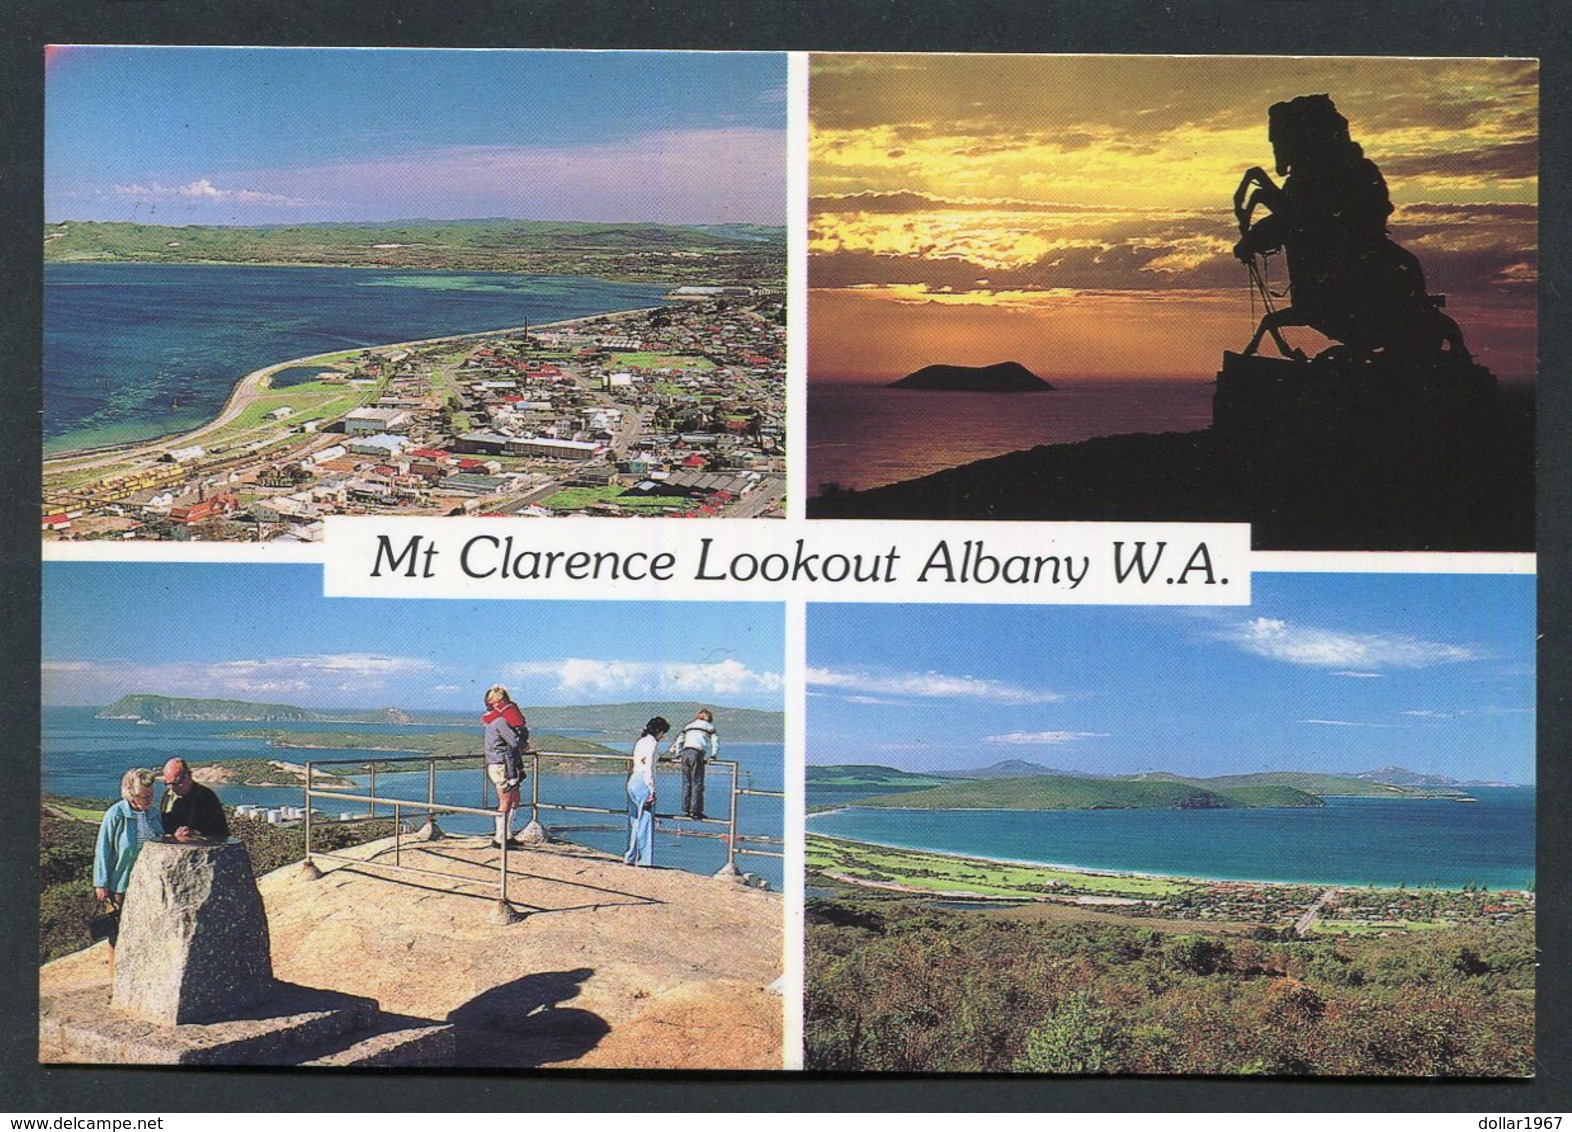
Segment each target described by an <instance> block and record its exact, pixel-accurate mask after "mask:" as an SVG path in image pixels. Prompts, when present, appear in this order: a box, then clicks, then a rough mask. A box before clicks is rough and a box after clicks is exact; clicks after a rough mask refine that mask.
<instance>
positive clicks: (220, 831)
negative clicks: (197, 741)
mask: <svg viewBox="0 0 1572 1132" xmlns="http://www.w3.org/2000/svg"><path fill="white" fill-rule="evenodd" d="M164 786H165V788H166V789H165V790H164V802H163V805H162V806H160V807H159V814H160V816H161V817H162V818H163V821H164V833H165V835H166V836H169V837H173V838H174V839H175V840H176V841H195V840H198V839H206V840H208V841H222V840H224V839H225V838H226V837H228V836H229V819H228V818H227V817H225V816H224V804H223V803H222V802H220V801H219V800H218V795H217V794H215V793H213V792H212V791H211V790H209V789H208V788H207V787H206V786H203V785H202V784H201V783H200V782H198V781H197V780H196V779H195V778H193V777H192V776H191V768H190V767H189V766H187V765H186V760H185V759H170V760H169V761H168V762H167V763H165V764H164Z"/></svg>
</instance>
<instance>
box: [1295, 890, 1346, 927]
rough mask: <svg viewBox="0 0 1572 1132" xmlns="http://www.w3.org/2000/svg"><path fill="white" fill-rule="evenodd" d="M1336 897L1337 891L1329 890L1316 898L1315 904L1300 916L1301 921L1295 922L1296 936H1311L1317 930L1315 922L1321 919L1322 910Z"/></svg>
mask: <svg viewBox="0 0 1572 1132" xmlns="http://www.w3.org/2000/svg"><path fill="white" fill-rule="evenodd" d="M1336 895H1337V890H1336V889H1332V888H1329V889H1327V890H1326V891H1325V892H1323V893H1322V894H1321V895H1320V896H1317V897H1316V898H1315V903H1314V904H1311V905H1310V907H1308V908H1306V909H1305V914H1304V915H1303V916H1300V917H1299V919H1298V920H1296V921H1295V922H1294V934H1295V935H1309V934H1310V932H1311V931H1312V930H1313V929H1314V928H1315V922H1316V921H1317V920H1319V919H1320V918H1321V909H1322V908H1323V907H1325V906H1326V905H1327V904H1328V903H1329V902H1330V901H1331V900H1332V898H1333V897H1335V896H1336Z"/></svg>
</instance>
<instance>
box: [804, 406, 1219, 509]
mask: <svg viewBox="0 0 1572 1132" xmlns="http://www.w3.org/2000/svg"><path fill="white" fill-rule="evenodd" d="M1053 384H1054V388H1053V389H1052V390H1050V391H1047V392H1041V393H952V392H948V391H932V390H913V389H890V388H887V387H885V386H882V385H873V386H870V385H867V384H852V383H839V382H835V381H833V380H829V379H823V380H821V379H818V378H815V379H814V381H813V382H812V383H810V385H809V387H808V491H809V494H812V495H817V494H819V493H820V492H821V491H822V490H823V487H824V485H825V484H832V483H833V484H838V485H839V486H840V487H842V488H846V489H849V490H860V489H864V488H870V487H880V486H882V485H884V484H889V483H896V482H898V481H901V480H909V479H916V478H917V477H919V476H926V475H930V474H932V473H934V472H941V471H944V470H945V469H947V468H954V467H958V466H960V465H962V464H969V463H971V462H972V461H974V460H984V459H987V458H989V457H991V456H1002V455H1004V454H1006V453H1008V452H1018V451H1021V450H1022V449H1026V448H1034V447H1036V446H1038V445H1040V444H1070V443H1074V442H1076V441H1080V440H1090V439H1092V438H1093V437H1097V436H1111V435H1115V434H1119V433H1129V432H1194V431H1197V430H1199V429H1204V428H1209V427H1211V424H1212V392H1213V385H1212V383H1211V382H1210V381H1197V380H1189V381H1183V380H1165V379H1160V378H1151V379H1147V378H1141V379H1131V378H1073V377H1072V378H1060V377H1055V378H1054V379H1053Z"/></svg>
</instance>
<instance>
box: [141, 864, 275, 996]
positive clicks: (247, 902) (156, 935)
mask: <svg viewBox="0 0 1572 1132" xmlns="http://www.w3.org/2000/svg"><path fill="white" fill-rule="evenodd" d="M142 854H143V856H144V858H145V860H139V861H138V862H137V867H136V869H135V870H134V871H133V872H132V875H131V884H130V887H129V888H128V889H127V891H126V900H125V912H124V913H123V915H122V916H121V922H120V940H119V944H118V947H117V955H118V956H119V961H118V962H117V964H116V966H115V985H114V996H113V998H112V999H111V1003H110V1005H111V1006H112V1007H113V1008H114V1009H116V1010H121V1011H124V1012H125V1013H127V1014H133V1015H136V1016H137V1017H139V1018H145V1019H147V1020H148V1021H150V1022H160V1023H163V1024H164V1025H168V1026H175V1025H181V1024H184V1023H188V1022H217V1021H222V1020H224V1019H228V1018H233V1017H235V1016H236V1015H237V1014H239V1013H241V1012H243V1011H245V1010H246V1009H248V1008H249V1007H252V1006H255V1005H257V1004H258V1003H260V1002H263V1001H265V1000H266V999H267V998H268V997H269V996H270V995H271V994H272V993H273V959H272V951H271V947H270V944H269V940H268V928H267V915H266V913H265V912H264V911H263V908H262V896H261V894H260V893H259V892H258V891H257V882H256V878H255V876H254V875H253V873H252V870H251V858H250V857H249V856H248V855H247V853H246V847H245V846H244V845H243V844H241V842H240V841H238V840H236V839H235V838H230V839H228V840H227V841H223V842H218V843H211V842H205V843H200V844H184V845H182V844H177V843H175V842H172V841H155V842H150V843H149V844H147V845H144V846H143V847H142Z"/></svg>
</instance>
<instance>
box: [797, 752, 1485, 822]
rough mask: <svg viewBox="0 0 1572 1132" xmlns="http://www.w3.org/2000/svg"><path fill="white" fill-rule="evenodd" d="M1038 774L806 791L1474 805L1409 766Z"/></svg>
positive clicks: (1026, 766) (1058, 802)
mask: <svg viewBox="0 0 1572 1132" xmlns="http://www.w3.org/2000/svg"><path fill="white" fill-rule="evenodd" d="M1034 765H1035V764H1032V763H1028V762H1025V761H1023V760H1018V759H1017V760H1009V761H1007V762H1005V763H1002V764H996V765H995V766H993V767H980V768H977V769H976V770H970V771H943V772H937V771H936V772H932V773H929V774H913V773H910V772H908V771H901V770H896V769H894V768H893V767H884V766H876V765H869V764H852V765H839V764H837V765H825V766H810V767H808V773H807V785H808V790H809V792H810V794H811V795H814V796H817V797H820V798H821V799H822V800H824V801H832V802H835V803H837V804H841V805H855V806H866V807H868V808H871V809H909V810H1152V809H1179V810H1225V809H1262V808H1268V807H1296V808H1301V807H1314V806H1320V805H1322V804H1323V802H1322V799H1323V798H1427V799H1442V800H1452V801H1468V800H1470V799H1469V797H1468V795H1467V794H1465V793H1464V792H1463V791H1462V789H1461V786H1462V784H1460V783H1456V782H1451V781H1450V780H1448V781H1442V782H1438V781H1436V776H1429V775H1418V774H1415V773H1414V772H1412V771H1408V770H1404V769H1403V768H1401V767H1386V768H1383V769H1382V770H1380V771H1366V772H1363V773H1361V774H1358V775H1348V774H1323V773H1318V772H1313V771H1295V770H1285V771H1263V772H1260V773H1256V774H1234V775H1221V776H1217V777H1213V778H1187V777H1184V776H1182V775H1177V774H1170V773H1167V772H1165V771H1153V772H1149V773H1146V774H1138V775H1090V774H1077V773H1075V772H1072V771H1062V770H1050V769H1048V768H1040V769H1038V770H1035V771H1034V770H1031V769H1030V768H1032V767H1033V766H1034ZM1001 771H1003V772H1004V773H1002V774H1001V773H1000V772H1001ZM1384 779H1394V780H1395V781H1385V780H1384ZM1418 782H1425V783H1426V785H1418V784H1417V783H1418ZM810 801H812V799H811V798H810ZM817 808H823V807H822V805H821V806H820V807H817Z"/></svg>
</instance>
